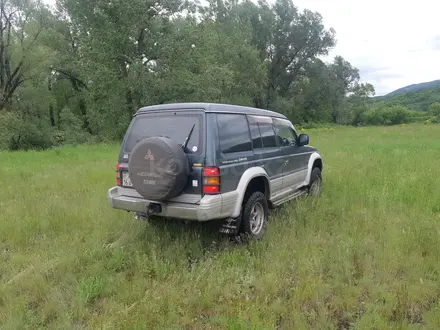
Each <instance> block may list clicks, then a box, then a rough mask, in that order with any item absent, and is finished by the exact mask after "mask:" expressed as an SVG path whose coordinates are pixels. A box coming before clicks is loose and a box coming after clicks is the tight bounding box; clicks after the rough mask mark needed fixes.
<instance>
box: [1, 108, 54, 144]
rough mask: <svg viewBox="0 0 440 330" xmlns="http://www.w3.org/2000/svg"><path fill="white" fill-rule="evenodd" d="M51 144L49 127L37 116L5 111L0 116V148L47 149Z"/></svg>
mask: <svg viewBox="0 0 440 330" xmlns="http://www.w3.org/2000/svg"><path fill="white" fill-rule="evenodd" d="M52 146H53V143H52V141H51V138H50V128H49V127H46V126H44V125H43V123H42V122H41V121H39V120H38V118H32V119H30V118H26V119H24V118H23V117H22V116H21V115H19V114H16V113H12V112H5V113H3V114H2V115H1V116H0V148H1V149H8V150H11V151H15V150H30V149H47V148H50V147H52Z"/></svg>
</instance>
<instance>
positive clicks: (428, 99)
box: [374, 80, 440, 111]
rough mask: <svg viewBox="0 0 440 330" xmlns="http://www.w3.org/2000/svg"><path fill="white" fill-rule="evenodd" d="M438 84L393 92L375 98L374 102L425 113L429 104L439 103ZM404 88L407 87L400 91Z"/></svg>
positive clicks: (439, 88) (439, 91)
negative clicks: (400, 106) (419, 88)
mask: <svg viewBox="0 0 440 330" xmlns="http://www.w3.org/2000/svg"><path fill="white" fill-rule="evenodd" d="M438 82H439V85H438V86H435V87H431V88H426V89H422V90H413V91H407V92H399V93H396V92H397V91H396V92H393V93H394V94H393V93H390V94H388V95H385V96H379V97H376V98H374V101H375V102H376V104H377V105H383V106H392V105H402V106H405V107H407V108H408V109H411V110H417V111H427V110H428V108H429V106H430V105H431V104H433V103H435V102H440V80H439V81H438ZM420 85H422V84H419V86H420ZM405 88H408V87H404V88H402V90H403V89H405Z"/></svg>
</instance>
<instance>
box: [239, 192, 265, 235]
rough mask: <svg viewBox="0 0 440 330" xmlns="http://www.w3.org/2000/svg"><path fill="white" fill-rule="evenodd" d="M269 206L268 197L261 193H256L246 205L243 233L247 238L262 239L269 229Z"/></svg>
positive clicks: (243, 214) (243, 212)
mask: <svg viewBox="0 0 440 330" xmlns="http://www.w3.org/2000/svg"><path fill="white" fill-rule="evenodd" d="M268 210H269V208H268V205H267V200H266V196H265V195H264V194H263V193H262V192H260V191H257V192H254V193H253V194H252V195H251V196H250V197H249V198H248V199H247V201H246V202H245V203H244V205H243V211H242V224H243V227H242V228H243V233H244V234H245V235H246V236H250V237H253V238H260V237H262V236H263V235H264V233H265V231H266V228H267V218H268V212H269V211H268Z"/></svg>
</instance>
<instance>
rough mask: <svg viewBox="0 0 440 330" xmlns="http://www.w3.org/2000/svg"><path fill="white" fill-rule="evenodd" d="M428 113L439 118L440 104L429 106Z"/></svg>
mask: <svg viewBox="0 0 440 330" xmlns="http://www.w3.org/2000/svg"><path fill="white" fill-rule="evenodd" d="M428 111H429V113H430V114H432V115H433V116H439V117H440V103H439V102H436V103H433V104H431V105H430V106H429V109H428Z"/></svg>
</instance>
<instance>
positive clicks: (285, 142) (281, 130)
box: [275, 124, 296, 147]
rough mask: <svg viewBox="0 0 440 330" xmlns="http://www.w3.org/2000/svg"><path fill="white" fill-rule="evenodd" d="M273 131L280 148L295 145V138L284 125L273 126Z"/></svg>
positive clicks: (290, 130) (292, 132)
mask: <svg viewBox="0 0 440 330" xmlns="http://www.w3.org/2000/svg"><path fill="white" fill-rule="evenodd" d="M275 131H276V133H277V138H278V141H279V145H280V146H283V147H285V146H292V145H296V136H295V132H294V131H293V129H292V128H291V127H289V126H286V125H279V124H278V125H275Z"/></svg>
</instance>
